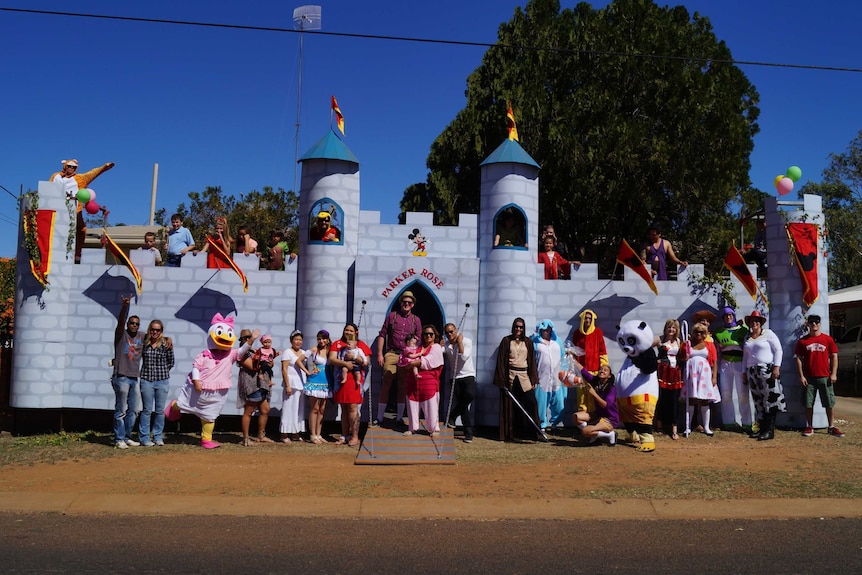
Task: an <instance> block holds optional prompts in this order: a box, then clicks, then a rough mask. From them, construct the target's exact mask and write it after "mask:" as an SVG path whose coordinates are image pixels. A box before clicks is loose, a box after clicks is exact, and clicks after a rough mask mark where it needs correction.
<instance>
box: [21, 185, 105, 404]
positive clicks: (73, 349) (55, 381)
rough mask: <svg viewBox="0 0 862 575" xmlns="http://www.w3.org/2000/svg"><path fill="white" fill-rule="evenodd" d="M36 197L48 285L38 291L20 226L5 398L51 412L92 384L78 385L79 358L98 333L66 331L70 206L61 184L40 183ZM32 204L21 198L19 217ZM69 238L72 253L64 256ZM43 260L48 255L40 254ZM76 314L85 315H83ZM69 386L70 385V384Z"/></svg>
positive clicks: (71, 231) (71, 260) (72, 262)
mask: <svg viewBox="0 0 862 575" xmlns="http://www.w3.org/2000/svg"><path fill="white" fill-rule="evenodd" d="M37 197H38V199H37V200H36V202H35V203H36V204H38V206H37V207H38V211H39V212H41V215H42V216H43V218H44V219H43V218H40V219H39V220H38V222H39V223H38V224H37V229H38V230H39V234H40V235H42V234H46V233H47V234H50V245H51V250H50V261H51V263H50V270H49V272H48V282H49V285H48V287H47V288H43V287H42V285H41V284H40V283H39V282H38V281H36V278H35V277H34V276H33V274H32V272H31V271H30V259H29V256H28V253H27V249H26V248H25V247H24V245H25V241H24V240H25V238H24V231H23V226H22V227H21V228H19V232H18V255H17V264H16V269H15V276H16V277H15V349H14V356H13V357H14V360H13V362H12V389H11V398H10V399H11V405H12V407H28V408H56V407H63V406H64V394H65V393H66V392H73V393H76V392H86V391H91V389H90V388H91V387H93V384H91V383H88V382H85V381H82V380H83V379H84V377H83V373H84V371H83V369H82V366H83V364H82V361H86V360H82V355H83V354H84V353H85V350H86V345H87V344H92V343H96V342H98V341H99V338H100V337H101V334H100V333H99V332H94V331H91V332H83V331H75V330H70V327H69V314H70V303H69V290H70V285H71V283H72V275H73V271H74V268H75V258H74V255H75V245H74V229H75V228H74V225H75V211H74V201H73V202H72V206H73V207H72V208H71V211H70V210H69V209H68V208H67V206H66V199H65V193H64V191H63V185H62V184H60V183H50V182H39V192H38V196H37ZM33 205H34V203H33V202H31V201H29V200H28V198H26V197H25V198H24V199H23V200H22V201H21V210H20V212H21V214H24V211H25V210H28V209H31V208H32V207H33ZM51 218H53V231H51V229H52V228H51V226H50V221H51ZM70 224H71V227H70ZM70 234H71V235H72V243H71V249H70V250H68V251H67V249H66V247H67V241H68V238H69V237H70ZM44 257H49V256H48V255H47V254H44V253H43V258H44ZM75 311H77V313H82V314H86V311H85V310H75ZM110 331H111V335H110V336H109V337H113V326H110ZM70 381H71V382H75V383H72V384H69V383H68V382H70ZM85 388H86V389H85ZM73 401H74V400H73ZM65 405H69V404H68V402H67V403H66V404H65ZM74 407H87V406H86V405H74Z"/></svg>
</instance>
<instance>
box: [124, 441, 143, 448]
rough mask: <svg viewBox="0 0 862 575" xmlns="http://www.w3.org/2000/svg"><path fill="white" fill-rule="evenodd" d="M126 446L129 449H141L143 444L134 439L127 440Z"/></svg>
mask: <svg viewBox="0 0 862 575" xmlns="http://www.w3.org/2000/svg"><path fill="white" fill-rule="evenodd" d="M126 445H128V446H129V447H140V446H141V444H140V443H139V442H137V441H135V440H134V439H127V440H126Z"/></svg>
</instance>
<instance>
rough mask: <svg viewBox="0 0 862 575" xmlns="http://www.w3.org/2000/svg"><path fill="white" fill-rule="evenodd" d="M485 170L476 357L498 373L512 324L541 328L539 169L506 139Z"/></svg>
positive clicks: (482, 366) (481, 367) (481, 366)
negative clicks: (538, 306) (496, 362)
mask: <svg viewBox="0 0 862 575" xmlns="http://www.w3.org/2000/svg"><path fill="white" fill-rule="evenodd" d="M481 166H482V184H481V185H482V188H481V197H480V211H479V241H478V245H479V254H478V255H479V260H480V264H479V270H480V271H479V313H478V320H479V333H480V334H481V337H480V338H478V339H479V341H478V342H477V343H478V347H479V353H477V354H475V357H476V358H477V365H476V368H477V369H478V370H479V371H484V372H485V373H491V374H493V372H494V358H495V351H496V348H497V345H498V344H499V342H500V339H501V338H503V337H504V336H505V335H508V334H509V333H511V329H512V321H513V320H514V319H515V318H516V317H519V316H520V317H523V318H524V319H525V320H526V324H527V333H528V334H529V333H531V332H532V327H533V326H535V325H536V301H537V295H536V279H537V274H536V265H537V264H536V261H537V257H538V251H537V247H536V236H537V232H538V221H537V220H538V217H539V164H537V163H536V161H535V160H533V158H531V157H530V155H529V154H527V152H525V151H524V149H523V148H522V147H521V145H520V144H518V142H516V141H514V140H504V141H503V143H502V144H500V146H499V147H498V148H497V149H496V150H494V152H492V153H491V155H490V156H488V157H487V158H486V159H485V161H484V162H482V164H481ZM495 243H496V245H495ZM483 361H484V362H485V363H484V364H482V362H483Z"/></svg>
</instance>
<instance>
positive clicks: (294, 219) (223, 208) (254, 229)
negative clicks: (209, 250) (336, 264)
mask: <svg viewBox="0 0 862 575" xmlns="http://www.w3.org/2000/svg"><path fill="white" fill-rule="evenodd" d="M189 200H190V201H189V205H188V207H187V206H186V204H185V203H182V204H180V205H179V206H178V207H177V210H176V213H178V214H180V215H182V216H183V225H185V226H186V227H187V228H189V230H190V231H191V233H192V237H194V238H195V241H196V242H197V246H198V247H201V246H203V245H204V242H205V241H206V240H205V238H206V234H207V233H211V232H212V229H213V226H214V225H215V219H216V218H217V217H224V218H227V222H228V227H229V230H230V233H231V236H232V237H235V236H236V231H237V229H238V228H239V227H240V226H248V227H249V230H250V234H251V237H252V238H254V239H256V240H257V241H258V242H259V243H260V246H259V250H263V248H264V246H266V244H267V242H268V241H269V233H270V231H272V230H274V229H280V230H284V231H285V232H286V234H287V235H286V237H287V241H288V243H289V244H290V246H291V248H292V249H293V250H296V249H297V247H298V244H297V241H296V240H297V231H298V225H299V196H297V195H296V194H295V193H294V192H293V191H290V192H286V191H284V190H283V189H282V188H279V189H278V190H273V189H272V188H271V187H269V186H265V187H264V188H263V191H257V190H253V191H251V192H249V193H248V194H240V195H239V197H236V196H229V195H227V194H225V193H224V191H222V189H221V187H220V186H217V187H212V186H207V187H206V188H205V189H204V191H203V192H190V193H189ZM170 216H171V214H168V213H167V212H166V211H165V210H159V212H158V222H159V224H161V225H168V224H169V219H170Z"/></svg>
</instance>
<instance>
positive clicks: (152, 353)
mask: <svg viewBox="0 0 862 575" xmlns="http://www.w3.org/2000/svg"><path fill="white" fill-rule="evenodd" d="M164 330H165V325H164V324H163V323H162V322H161V321H160V320H157V319H154V320H153V321H151V322H150V325H149V326H147V333H145V334H144V348H143V351H142V353H141V379H140V385H141V399H142V401H143V409H142V410H141V417H140V418H139V421H138V439H140V440H141V445H143V446H144V447H153V446H154V445H158V446H162V445H164V444H165V437H164V430H165V406H166V405H167V403H168V392H170V389H171V380H170V378H171V369H173V367H174V347H173V345H172V343H171V338H169V337H165V336H164ZM151 421H152V432H153V437H152V439H151V438H150V422H151Z"/></svg>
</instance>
